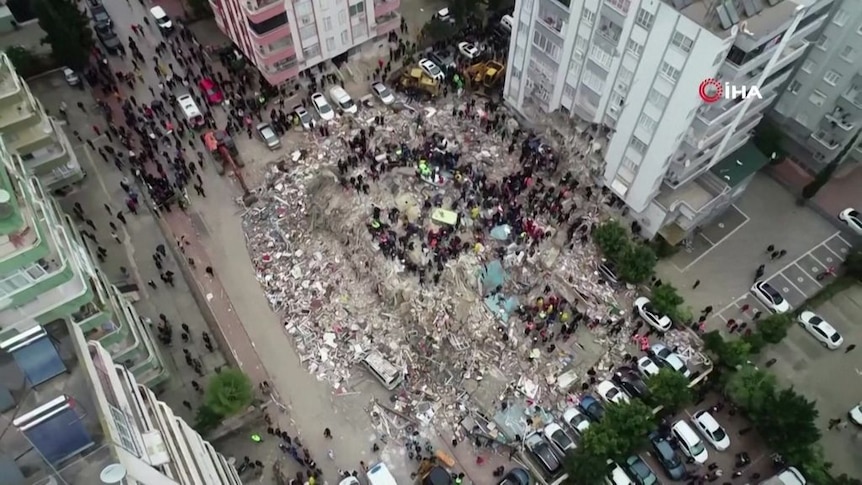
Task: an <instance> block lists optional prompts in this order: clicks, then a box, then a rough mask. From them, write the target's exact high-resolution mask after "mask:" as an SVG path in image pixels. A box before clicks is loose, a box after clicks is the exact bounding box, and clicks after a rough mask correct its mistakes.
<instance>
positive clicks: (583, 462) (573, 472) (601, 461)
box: [565, 426, 608, 485]
mask: <svg viewBox="0 0 862 485" xmlns="http://www.w3.org/2000/svg"><path fill="white" fill-rule="evenodd" d="M590 428H591V429H592V426H591V427H590ZM589 435H590V430H589V429H588V430H587V434H586V436H584V440H583V442H582V443H581V446H580V447H578V449H576V450H575V452H574V453H572V454H571V455H569V456H568V458H567V459H566V462H565V466H566V473H568V475H569V483H577V484H583V485H593V484H595V485H599V484H601V483H602V481H603V479H604V477H605V475H606V474H607V470H608V465H607V460H608V458H607V457H606V456H604V455H599V454H596V453H595V452H593V451H591V450H590V449H589V448H588V447H587V445H586V443H587V437H588V436H589Z"/></svg>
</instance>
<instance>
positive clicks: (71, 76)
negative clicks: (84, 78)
mask: <svg viewBox="0 0 862 485" xmlns="http://www.w3.org/2000/svg"><path fill="white" fill-rule="evenodd" d="M63 77H64V78H66V82H67V83H69V86H77V85H78V84H81V78H79V77H78V73H77V72H75V71H73V70H72V69H69V68H68V67H64V68H63Z"/></svg>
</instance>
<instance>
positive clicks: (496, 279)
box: [479, 260, 518, 323]
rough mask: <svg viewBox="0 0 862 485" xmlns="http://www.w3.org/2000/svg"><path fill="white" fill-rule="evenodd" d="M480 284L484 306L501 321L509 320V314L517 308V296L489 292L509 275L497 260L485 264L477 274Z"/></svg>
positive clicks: (501, 283)
mask: <svg viewBox="0 0 862 485" xmlns="http://www.w3.org/2000/svg"><path fill="white" fill-rule="evenodd" d="M479 277H480V280H481V284H482V295H483V296H485V306H486V307H487V308H488V311H490V312H491V313H493V314H494V315H495V316H496V317H497V318H499V319H500V320H501V321H502V322H503V323H506V322H508V321H509V316H510V315H511V314H512V313H514V312H515V310H517V309H518V298H516V297H514V296H510V297H506V296H505V295H503V294H502V293H496V294H491V293H492V292H493V291H494V290H495V289H496V288H497V287H502V286H503V285H504V284H505V283H506V280H507V279H509V275H508V274H506V270H504V269H503V264H502V263H501V262H500V261H499V260H494V261H491V262H490V263H488V264H486V265H485V267H484V268H483V270H482V272H481V274H480V275H479Z"/></svg>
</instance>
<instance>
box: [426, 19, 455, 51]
mask: <svg viewBox="0 0 862 485" xmlns="http://www.w3.org/2000/svg"><path fill="white" fill-rule="evenodd" d="M456 35H458V27H456V26H455V24H453V23H451V22H444V21H442V20H440V19H437V18H432V19H431V20H430V21H428V23H426V24H425V25H424V26H423V27H422V43H423V45H430V44H433V43H435V42H440V41H446V40H450V39H452V38H454V37H455V36H456Z"/></svg>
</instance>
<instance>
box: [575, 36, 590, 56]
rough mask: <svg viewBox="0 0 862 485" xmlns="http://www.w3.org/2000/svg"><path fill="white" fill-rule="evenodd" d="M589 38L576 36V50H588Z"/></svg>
mask: <svg viewBox="0 0 862 485" xmlns="http://www.w3.org/2000/svg"><path fill="white" fill-rule="evenodd" d="M587 43H588V42H587V39H584V38H583V37H581V36H580V35H579V36H577V37H576V38H575V50H576V51H581V52H582V53H584V52H587Z"/></svg>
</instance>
